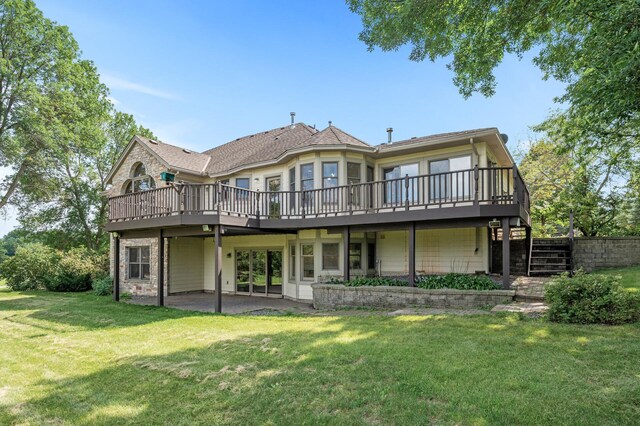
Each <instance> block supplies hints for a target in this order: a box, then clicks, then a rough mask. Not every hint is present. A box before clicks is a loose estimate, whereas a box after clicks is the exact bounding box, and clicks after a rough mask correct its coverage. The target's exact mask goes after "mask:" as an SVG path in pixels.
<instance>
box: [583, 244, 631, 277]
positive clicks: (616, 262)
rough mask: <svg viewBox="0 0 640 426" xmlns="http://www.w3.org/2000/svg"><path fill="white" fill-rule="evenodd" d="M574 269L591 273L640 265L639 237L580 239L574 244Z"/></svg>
mask: <svg viewBox="0 0 640 426" xmlns="http://www.w3.org/2000/svg"><path fill="white" fill-rule="evenodd" d="M573 253H574V254H573V256H574V262H575V266H576V268H582V269H584V270H585V271H587V272H589V271H593V270H595V269H602V268H619V267H625V266H633V265H640V237H582V238H576V239H575V243H574V252H573Z"/></svg>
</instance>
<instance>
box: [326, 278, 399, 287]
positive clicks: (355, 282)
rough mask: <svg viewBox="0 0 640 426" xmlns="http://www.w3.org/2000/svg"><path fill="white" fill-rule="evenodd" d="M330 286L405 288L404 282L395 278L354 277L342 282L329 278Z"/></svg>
mask: <svg viewBox="0 0 640 426" xmlns="http://www.w3.org/2000/svg"><path fill="white" fill-rule="evenodd" d="M329 283H330V284H344V285H345V286H348V287H360V286H374V287H378V286H396V287H398V286H400V287H401V286H405V287H406V286H407V282H406V281H402V280H399V279H396V278H388V277H355V278H352V279H350V280H349V281H343V280H341V279H338V278H335V277H331V278H329Z"/></svg>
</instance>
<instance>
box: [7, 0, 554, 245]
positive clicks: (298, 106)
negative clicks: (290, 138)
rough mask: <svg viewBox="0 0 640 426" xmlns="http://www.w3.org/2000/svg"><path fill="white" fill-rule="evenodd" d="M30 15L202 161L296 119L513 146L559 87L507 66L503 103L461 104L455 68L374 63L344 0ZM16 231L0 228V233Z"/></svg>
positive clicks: (82, 8)
mask: <svg viewBox="0 0 640 426" xmlns="http://www.w3.org/2000/svg"><path fill="white" fill-rule="evenodd" d="M36 4H37V5H38V7H39V8H40V9H41V10H42V11H43V12H44V14H45V16H47V17H48V18H50V19H53V20H55V21H57V22H58V23H59V24H63V25H67V26H68V27H69V28H70V30H71V32H72V33H73V34H74V36H75V38H76V40H77V41H78V43H79V45H80V47H81V49H82V51H83V55H84V57H85V58H88V59H91V60H93V61H94V62H95V64H96V66H97V67H98V71H99V72H100V74H101V76H102V80H103V82H104V83H106V84H107V85H108V86H109V87H110V89H111V97H112V99H113V102H114V103H115V104H116V107H117V108H119V109H120V110H122V111H125V112H128V113H131V114H133V115H134V116H135V118H136V119H137V121H138V122H139V123H141V124H142V125H144V126H146V127H149V128H151V129H152V130H153V132H154V133H155V134H156V135H158V137H159V138H160V140H163V141H165V142H169V143H174V144H177V145H181V146H185V147H188V148H191V149H194V150H198V151H202V150H205V149H208V148H211V147H213V146H216V145H219V144H221V143H224V142H227V141H229V140H231V139H234V138H236V137H239V136H243V135H247V134H251V133H255V132H258V131H261V130H267V129H270V128H274V127H277V126H281V125H283V124H286V123H288V122H289V112H290V111H295V112H296V113H297V117H296V118H297V120H298V121H304V122H305V123H307V124H312V125H313V124H315V125H316V126H318V127H319V128H323V127H325V126H326V125H327V121H328V120H332V121H333V123H334V124H335V125H336V126H338V127H340V128H342V129H343V130H345V131H347V132H349V133H351V134H353V135H354V136H356V137H359V138H360V139H363V140H365V141H366V142H368V143H371V144H377V143H380V142H383V141H385V139H386V128H387V127H393V128H394V139H396V140H399V139H404V138H409V137H412V136H422V135H428V134H432V133H439V132H447V131H455V130H464V129H471V128H477V127H491V126H497V127H498V128H499V129H500V130H501V131H502V132H505V133H507V134H508V135H509V137H510V141H509V145H511V146H515V145H516V144H517V143H518V142H522V141H526V140H528V139H530V138H531V137H532V133H531V131H530V130H529V126H531V125H533V124H536V123H539V122H540V121H542V120H543V119H544V117H545V116H546V115H547V114H548V112H549V111H550V110H552V109H553V108H554V104H553V98H554V96H558V95H559V94H561V92H562V87H563V86H562V85H561V84H559V83H557V82H553V81H546V82H545V81H543V80H542V75H541V73H540V71H539V70H538V69H537V68H535V67H534V66H533V65H532V64H531V56H527V57H525V58H524V60H522V61H518V60H517V59H515V58H507V59H506V60H505V61H504V62H503V64H501V65H500V66H499V68H498V69H497V73H496V74H497V77H498V87H497V93H496V95H495V96H493V97H492V98H488V99H487V98H484V97H482V96H480V95H476V96H474V97H472V98H470V99H467V100H465V99H464V98H463V97H462V96H460V94H459V93H458V90H457V88H456V87H455V86H454V85H453V82H452V77H453V75H452V73H451V72H450V71H448V70H447V69H446V62H447V61H438V62H436V63H431V62H423V63H415V62H411V61H409V60H408V59H407V58H408V54H409V49H408V48H403V49H400V50H399V51H397V52H387V53H383V52H380V51H375V52H368V51H367V49H366V46H365V45H364V44H363V43H362V42H360V41H359V40H358V33H359V31H360V29H361V23H360V19H359V17H358V16H356V15H354V14H352V13H351V12H350V11H349V9H348V8H347V6H346V4H345V3H344V2H343V1H341V0H322V1H293V0H291V1H284V0H269V1H224V2H223V1H204V0H202V1H180V2H178V1H160V0H154V1H148V0H136V1H121V0H102V1H82V0H36ZM9 216H10V217H11V216H12V214H11V213H9ZM14 224H15V218H13V219H11V218H10V219H8V220H6V221H4V222H3V221H0V234H4V233H6V232H8V230H10V229H11V227H12V226H14Z"/></svg>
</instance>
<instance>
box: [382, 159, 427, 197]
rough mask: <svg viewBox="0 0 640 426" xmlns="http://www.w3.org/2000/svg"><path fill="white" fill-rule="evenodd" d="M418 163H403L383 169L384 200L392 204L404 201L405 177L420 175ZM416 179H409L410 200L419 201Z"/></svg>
mask: <svg viewBox="0 0 640 426" xmlns="http://www.w3.org/2000/svg"><path fill="white" fill-rule="evenodd" d="M418 168H419V167H418V164H417V163H416V164H403V165H401V166H395V167H390V168H386V169H384V170H383V173H384V180H386V181H389V182H387V183H386V184H385V192H384V202H385V203H386V204H391V205H399V204H402V203H403V202H404V192H405V191H404V179H401V178H404V177H405V176H407V175H408V176H409V177H411V176H418ZM415 183H416V182H415V180H411V181H409V194H408V196H409V201H417V198H418V188H417V185H416V184H415Z"/></svg>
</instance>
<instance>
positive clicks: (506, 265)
mask: <svg viewBox="0 0 640 426" xmlns="http://www.w3.org/2000/svg"><path fill="white" fill-rule="evenodd" d="M509 234H511V226H510V224H509V218H508V217H503V218H502V288H503V289H505V290H508V289H509V288H510V287H511V281H510V276H511V268H510V266H511V264H510V263H511V252H510V251H509V250H510V249H511V244H510V241H509Z"/></svg>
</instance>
